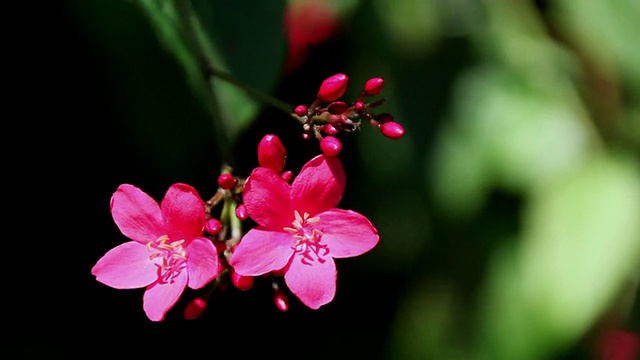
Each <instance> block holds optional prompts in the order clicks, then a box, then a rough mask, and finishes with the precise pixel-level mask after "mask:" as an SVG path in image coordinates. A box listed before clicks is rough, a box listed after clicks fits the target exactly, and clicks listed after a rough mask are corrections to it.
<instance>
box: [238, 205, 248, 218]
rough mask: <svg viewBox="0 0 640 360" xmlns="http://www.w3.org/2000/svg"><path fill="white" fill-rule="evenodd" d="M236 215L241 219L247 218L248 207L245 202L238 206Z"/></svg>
mask: <svg viewBox="0 0 640 360" xmlns="http://www.w3.org/2000/svg"><path fill="white" fill-rule="evenodd" d="M236 217H237V218H238V219H240V220H247V208H246V207H244V205H243V204H240V205H238V207H236Z"/></svg>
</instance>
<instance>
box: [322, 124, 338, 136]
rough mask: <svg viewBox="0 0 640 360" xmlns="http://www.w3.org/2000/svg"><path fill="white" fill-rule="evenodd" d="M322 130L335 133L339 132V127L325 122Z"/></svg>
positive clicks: (331, 133)
mask: <svg viewBox="0 0 640 360" xmlns="http://www.w3.org/2000/svg"><path fill="white" fill-rule="evenodd" d="M322 131H324V132H325V133H327V134H329V135H335V134H337V133H338V129H336V127H335V126H333V125H331V124H324V126H323V127H322Z"/></svg>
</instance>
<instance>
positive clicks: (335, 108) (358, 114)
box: [292, 73, 404, 156]
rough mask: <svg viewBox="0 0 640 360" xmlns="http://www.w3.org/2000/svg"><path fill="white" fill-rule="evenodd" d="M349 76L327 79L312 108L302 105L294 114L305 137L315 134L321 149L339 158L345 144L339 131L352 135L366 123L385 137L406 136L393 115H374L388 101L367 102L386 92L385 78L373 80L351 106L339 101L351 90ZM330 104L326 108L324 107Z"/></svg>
mask: <svg viewBox="0 0 640 360" xmlns="http://www.w3.org/2000/svg"><path fill="white" fill-rule="evenodd" d="M348 84H349V77H348V76H347V75H346V74H343V73H338V74H335V75H333V76H330V77H328V78H327V79H325V80H324V81H323V82H322V84H321V85H320V88H319V90H318V94H317V96H316V99H315V101H314V102H313V103H312V104H311V105H310V106H306V105H298V106H297V107H296V108H295V109H294V114H292V115H294V116H295V117H297V118H298V120H299V121H300V122H301V123H302V124H303V130H304V132H303V137H304V138H305V139H309V138H311V137H312V136H311V135H312V134H313V135H315V137H316V138H317V139H318V140H320V149H321V150H322V153H323V154H324V155H326V156H336V155H338V154H339V153H340V151H341V150H342V144H341V142H340V140H338V138H336V137H335V136H334V135H336V134H338V133H339V132H341V131H343V132H352V131H354V130H357V129H359V128H360V125H361V124H362V122H363V121H366V122H368V123H369V124H371V125H372V126H374V127H376V128H378V129H379V130H380V132H381V133H382V135H384V136H386V137H388V138H390V139H394V140H397V139H400V138H401V137H403V136H404V128H403V127H402V125H400V124H399V123H397V122H396V121H394V117H393V115H391V114H389V113H380V114H373V113H372V112H371V110H372V109H373V108H375V107H377V106H380V105H382V104H384V103H385V99H378V100H375V101H372V102H365V101H367V100H369V98H370V97H373V96H377V95H379V94H380V93H381V92H382V89H383V86H384V79H383V78H381V77H374V78H371V79H369V80H368V81H367V82H366V83H365V85H364V87H363V89H362V92H361V93H360V95H359V96H358V97H357V99H356V100H355V101H354V102H353V103H351V104H347V103H346V102H344V101H339V99H340V98H341V97H342V96H343V95H344V94H345V92H346V91H347V87H348ZM324 104H326V106H323V105H324Z"/></svg>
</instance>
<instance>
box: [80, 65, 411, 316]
mask: <svg viewBox="0 0 640 360" xmlns="http://www.w3.org/2000/svg"><path fill="white" fill-rule="evenodd" d="M347 82H348V78H347V76H346V75H344V74H337V75H334V76H332V77H330V78H328V79H327V80H325V81H324V82H323V83H322V85H321V87H320V90H319V91H318V96H317V99H316V101H315V102H314V104H313V105H312V106H311V107H306V106H299V107H298V108H296V110H295V116H297V117H298V118H299V119H302V120H303V123H304V126H305V128H304V131H305V132H304V134H305V135H307V136H308V135H309V133H310V132H313V133H315V135H316V137H318V138H319V139H321V142H320V147H321V149H322V152H323V154H321V155H317V156H315V157H314V158H312V159H311V160H309V161H308V162H307V163H306V164H305V165H304V166H303V167H302V169H301V170H300V171H299V173H298V175H297V176H295V178H294V176H293V172H292V171H291V170H285V165H286V158H287V152H286V149H285V147H284V146H283V144H282V142H281V141H280V139H279V138H278V137H277V136H276V135H272V134H268V135H265V136H264V137H263V138H262V140H261V141H260V142H259V144H258V150H257V155H258V164H259V166H258V167H257V168H255V169H254V170H253V171H252V172H251V174H249V176H248V177H246V178H242V177H239V176H237V175H235V174H233V169H231V168H230V167H225V168H224V169H223V171H221V173H220V175H219V176H218V178H217V191H216V192H215V193H214V195H213V196H212V197H211V198H210V199H209V200H208V201H203V200H202V199H201V198H200V196H199V194H198V193H197V192H196V190H195V189H194V188H193V187H192V186H190V185H187V184H182V183H176V184H174V185H172V186H171V187H170V188H169V189H168V191H167V193H166V194H165V197H164V199H163V200H162V202H161V203H160V204H158V203H157V202H156V201H155V200H154V199H152V198H151V197H150V196H149V195H147V194H146V193H145V192H143V191H142V190H140V189H139V188H137V187H135V186H133V185H129V184H124V185H121V186H119V187H118V189H117V190H116V192H115V193H114V194H113V196H112V198H111V214H112V216H113V220H114V221H115V223H116V225H117V226H118V228H119V229H120V231H121V232H122V234H124V235H125V236H126V237H127V238H129V239H130V240H131V241H128V242H125V243H123V244H121V245H118V246H116V247H115V248H113V249H111V250H109V251H108V252H107V253H106V254H105V255H104V256H103V257H102V258H101V259H99V260H98V262H97V263H96V264H95V266H94V267H93V269H92V270H91V273H92V274H93V275H94V276H95V277H96V280H98V281H99V282H101V283H104V284H105V285H108V286H111V287H113V288H116V289H134V288H145V291H144V296H143V308H144V311H145V313H146V314H147V316H148V317H149V319H151V320H153V321H161V320H163V319H164V318H165V316H166V314H167V312H168V311H169V310H170V309H172V308H173V307H174V306H175V305H176V303H177V302H178V300H179V299H180V298H181V296H182V295H183V293H184V292H185V289H186V288H187V287H189V288H190V289H193V290H197V293H198V295H197V296H195V297H194V298H193V299H192V300H191V301H190V302H189V303H188V304H187V306H186V307H185V309H184V313H183V314H184V318H185V319H188V320H191V319H196V318H198V317H200V316H201V315H202V313H203V312H204V311H205V309H206V307H207V304H208V300H209V297H210V296H211V294H212V293H213V291H214V290H216V289H220V290H225V289H226V288H227V287H228V284H233V286H234V287H235V288H237V289H239V290H241V291H247V290H249V289H251V288H252V287H253V285H254V282H255V281H258V279H260V280H262V279H265V280H267V281H270V282H271V285H272V289H273V301H274V304H275V306H276V307H277V308H278V309H280V310H282V311H287V309H288V307H289V300H288V297H287V292H286V289H288V290H289V291H290V292H291V293H292V294H293V295H295V296H296V297H297V298H298V299H299V300H300V301H301V302H302V303H303V304H305V305H306V306H308V307H309V308H312V309H318V308H320V307H321V306H323V305H325V304H327V303H329V302H331V301H332V300H333V298H334V296H335V293H336V282H337V270H336V263H335V259H339V258H348V257H354V256H358V255H362V254H364V253H366V252H368V251H369V250H371V249H373V248H374V247H375V246H376V245H377V243H378V241H379V236H378V232H377V230H376V228H375V227H374V226H373V225H372V224H371V222H370V221H369V220H368V219H367V218H366V217H365V216H364V215H362V214H360V213H358V212H355V211H352V210H344V209H340V208H337V206H338V204H339V203H340V200H341V199H342V195H343V193H344V190H345V184H346V173H345V170H344V168H343V166H342V162H341V161H340V159H339V158H338V157H337V156H336V155H338V153H339V152H340V148H341V145H340V142H339V140H338V139H337V138H336V137H333V136H331V135H327V134H336V133H337V132H339V131H345V132H350V131H352V130H354V129H357V128H358V126H359V124H360V122H361V121H362V119H366V120H367V121H369V122H370V123H371V124H373V125H374V126H377V127H379V128H380V131H381V132H382V133H383V134H384V135H386V136H387V137H390V138H392V139H397V138H400V137H401V136H402V134H404V129H402V127H401V126H400V125H399V124H397V123H395V122H394V121H393V117H392V116H391V115H390V114H380V115H373V114H371V113H370V109H371V108H373V107H375V106H377V105H380V104H382V103H383V100H378V101H376V102H373V103H369V104H365V103H364V100H365V99H366V98H367V97H370V96H375V95H378V94H379V93H380V92H381V91H382V86H383V80H382V79H381V78H373V79H371V80H369V81H368V82H367V83H366V85H365V86H364V90H363V92H362V95H360V96H359V97H358V100H356V102H355V103H354V104H353V105H352V106H348V105H347V104H345V103H343V102H340V101H337V99H338V98H340V97H341V96H342V95H343V94H344V92H345V91H346V86H347ZM322 103H329V104H328V106H327V107H321V106H320V105H321V104H322ZM385 125H386V126H385ZM323 135H324V136H323ZM218 211H219V213H218ZM218 214H219V215H218ZM249 218H250V219H251V220H252V223H253V224H255V227H253V228H252V229H249V230H248V231H246V232H245V231H243V228H242V224H243V221H244V220H247V219H249Z"/></svg>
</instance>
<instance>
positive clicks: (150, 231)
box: [111, 184, 166, 244]
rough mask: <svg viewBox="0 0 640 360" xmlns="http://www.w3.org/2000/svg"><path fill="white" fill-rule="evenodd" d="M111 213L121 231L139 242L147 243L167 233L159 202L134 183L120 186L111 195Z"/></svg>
mask: <svg viewBox="0 0 640 360" xmlns="http://www.w3.org/2000/svg"><path fill="white" fill-rule="evenodd" d="M111 215H112V216H113V220H114V221H115V223H116V225H118V228H119V229H120V231H121V232H122V233H123V234H124V235H125V236H126V237H128V238H130V239H132V240H135V241H137V242H139V243H142V244H146V243H148V242H149V241H153V240H156V239H157V238H159V237H160V236H162V235H166V230H165V225H164V220H163V218H162V213H161V212H160V207H159V206H158V203H157V202H156V201H155V200H153V199H152V198H151V197H150V196H149V195H147V193H145V192H144V191H142V190H140V189H138V188H137V187H135V186H133V185H129V184H123V185H120V186H119V187H118V189H117V190H116V192H115V193H114V194H113V196H112V197H111Z"/></svg>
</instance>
